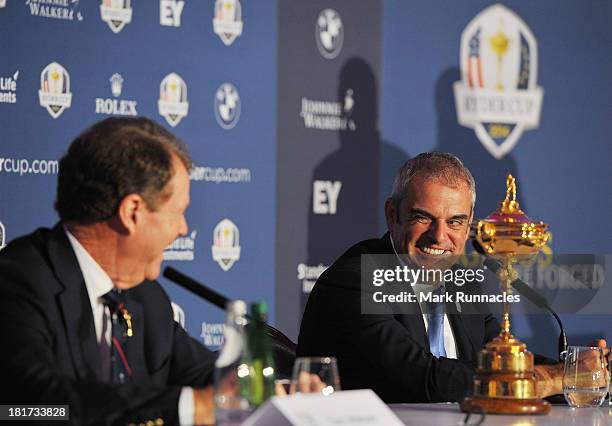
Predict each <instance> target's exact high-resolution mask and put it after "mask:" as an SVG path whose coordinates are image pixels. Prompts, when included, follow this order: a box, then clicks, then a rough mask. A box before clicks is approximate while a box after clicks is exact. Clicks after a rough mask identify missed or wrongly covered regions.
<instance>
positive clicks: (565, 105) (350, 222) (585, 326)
mask: <svg viewBox="0 0 612 426" xmlns="http://www.w3.org/2000/svg"><path fill="white" fill-rule="evenodd" d="M494 4H495V3H494V2H490V1H478V0H469V1H463V2H461V3H460V4H458V3H456V2H452V3H451V2H444V1H433V2H418V1H399V0H395V1H394V0H385V1H370V2H360V3H355V2H351V1H350V0H329V1H322V0H321V1H289V0H287V1H274V0H257V1H253V0H250V1H248V0H247V1H244V0H243V1H238V0H234V1H230V0H226V1H213V0H209V1H194V0H185V1H180V0H161V1H147V2H145V1H129V0H119V1H116V0H112V1H111V0H105V1H88V2H85V1H83V2H79V1H76V2H74V1H68V0H66V1H65V2H61V1H60V2H58V1H53V2H52V1H46V0H28V1H22V0H6V1H5V2H0V49H1V51H2V60H1V61H0V126H1V129H2V133H1V136H0V141H1V142H0V223H1V224H2V230H3V239H4V243H6V242H8V241H10V240H11V239H12V238H15V237H17V236H19V235H22V234H25V233H28V232H31V231H32V230H33V229H35V228H36V227H38V226H43V225H44V226H52V225H53V224H54V222H55V221H56V215H55V213H54V212H53V209H52V204H53V200H54V192H55V180H56V173H57V163H56V161H57V160H58V159H59V158H60V157H61V155H62V153H63V152H64V151H65V149H66V148H67V146H68V144H69V142H70V141H71V140H72V139H73V138H74V137H75V136H76V135H77V134H78V133H79V132H80V131H82V130H83V129H84V128H85V127H87V126H88V125H90V124H92V123H93V122H95V121H97V120H100V119H102V118H105V117H106V116H108V113H113V112H116V113H123V114H125V113H133V112H135V113H137V114H139V115H144V116H148V117H151V118H153V119H155V120H157V121H159V122H160V123H162V124H164V125H165V126H167V127H168V128H169V129H170V130H171V131H173V132H174V133H176V134H177V135H178V136H179V137H181V138H182V139H183V140H185V141H186V142H187V144H188V145H189V148H190V151H191V154H192V156H193V158H194V161H195V164H196V166H197V168H196V169H195V171H194V173H193V175H192V182H191V184H192V187H191V196H192V203H191V207H190V209H189V210H188V220H189V225H190V234H189V236H188V237H187V238H184V239H181V240H180V241H177V242H176V243H175V244H174V245H173V246H172V247H169V248H168V250H167V253H166V256H167V259H168V260H167V264H169V265H172V266H174V267H176V268H178V269H181V270H182V271H184V272H186V273H188V274H190V275H192V276H194V277H196V278H198V279H201V280H202V281H204V282H205V283H207V284H209V285H210V286H211V287H213V288H215V289H217V290H219V291H221V292H223V293H224V294H227V295H228V296H230V297H241V298H244V299H247V300H255V299H264V300H267V301H268V302H269V303H270V305H271V319H272V320H273V322H275V323H276V325H277V326H279V327H280V328H281V329H282V330H283V331H285V332H286V333H287V334H288V335H289V336H290V337H292V338H296V337H297V330H298V326H299V319H300V316H301V309H302V307H303V304H304V301H305V300H306V298H307V297H308V291H309V288H310V286H311V285H312V283H313V282H314V281H315V280H316V277H317V276H318V274H319V273H320V272H321V270H323V269H324V268H325V266H327V265H329V264H330V263H331V262H332V261H333V260H334V259H335V258H336V257H337V256H338V255H339V254H341V253H342V251H343V250H344V249H346V248H347V247H348V245H349V244H350V243H351V242H355V241H357V240H358V239H361V238H367V237H374V236H379V235H381V234H382V233H383V232H384V231H385V226H384V220H383V210H382V203H383V202H384V199H385V197H386V196H387V194H388V192H389V191H390V187H391V180H392V177H393V174H394V173H395V171H396V169H397V167H399V165H401V164H402V163H403V162H404V161H405V160H406V159H407V158H410V157H411V156H413V155H416V154H418V153H420V152H423V151H430V150H441V151H449V152H453V153H456V154H457V155H459V156H460V157H461V158H462V159H463V160H464V161H465V163H466V165H467V166H468V167H470V169H471V170H472V171H473V173H474V176H475V178H476V183H477V189H478V200H477V207H476V216H477V217H483V216H486V215H487V214H488V213H489V212H490V211H491V210H493V209H494V208H495V207H496V205H497V203H498V202H499V201H500V200H501V198H502V197H503V185H504V179H505V175H506V173H508V172H512V173H513V174H514V175H515V176H516V177H517V179H518V184H519V196H520V201H521V205H522V207H523V208H524V210H526V212H527V213H528V214H529V215H530V216H532V217H534V218H537V219H542V220H544V221H545V222H547V223H549V224H550V226H551V229H552V231H553V235H554V238H553V241H552V243H551V246H550V248H551V250H552V252H554V253H598V254H605V253H610V252H611V251H612V243H611V239H610V238H611V237H612V232H611V227H610V224H609V220H608V218H607V214H608V212H609V211H611V210H612V201H611V200H612V197H610V189H609V187H610V184H611V183H612V171H611V167H610V166H611V165H612V161H611V157H612V156H611V153H612V148H611V147H610V135H611V134H612V120H611V119H610V118H611V117H612V106H611V105H612V103H611V102H610V99H612V84H611V81H610V76H611V75H612V55H610V53H611V52H610V46H612V31H611V30H610V26H609V22H608V21H609V16H611V13H612V4H610V3H609V2H605V1H601V0H588V1H583V2H569V3H568V2H564V3H559V2H556V1H553V0H549V1H539V2H532V1H527V0H514V1H510V0H508V1H504V2H503V6H504V8H492V9H487V8H489V7H490V6H493V5H494ZM487 11H488V12H487ZM481 12H483V13H484V14H483V15H479V14H480V13H481ZM487 13H488V15H487ZM103 17H105V18H107V17H111V18H112V19H107V20H106V21H105V20H103V19H102V18H103ZM215 17H216V19H217V23H216V24H213V19H214V18H215ZM128 18H129V19H128ZM472 20H474V21H473V24H474V26H473V27H469V28H468V26H469V25H470V22H472ZM477 28H480V29H481V30H480V32H476V29H477ZM215 30H217V32H215ZM496 34H501V35H503V37H501V38H498V39H496V40H497V41H498V42H500V43H501V44H499V43H498V46H499V49H501V50H499V51H498V53H496V51H494V50H492V47H491V46H492V43H493V41H492V37H494V36H495V35H496ZM462 35H463V41H462ZM504 37H505V40H506V42H507V44H506V45H505V47H504ZM462 45H463V50H462ZM495 55H499V57H498V56H495ZM499 58H501V59H499ZM497 59H499V61H500V62H499V64H501V65H498V62H496V60H497ZM53 63H58V64H59V65H61V67H62V68H60V67H59V66H56V65H51V66H50V67H49V68H47V67H48V66H49V65H50V64H53ZM468 67H470V68H469V69H468ZM496 67H501V68H496ZM45 70H46V71H48V72H45ZM462 70H463V71H462ZM171 73H174V74H177V75H178V76H180V78H181V79H182V82H181V81H180V80H177V79H174V80H173V79H172V78H171V80H172V81H167V82H168V83H169V84H168V85H163V84H162V81H163V80H164V78H165V77H166V76H168V75H169V74H171ZM479 73H480V74H479ZM521 73H524V74H521ZM115 74H119V75H120V77H121V81H122V84H121V87H120V89H118V88H117V87H115V92H114V93H113V91H112V87H111V78H112V76H113V75H115ZM68 78H69V83H70V84H69V89H68V87H67V84H66V83H67V82H68ZM118 79H119V78H118V77H115V81H117V80H118ZM57 82H60V83H63V84H61V85H60V86H61V87H60V88H59V94H60V95H61V94H63V95H64V98H65V97H66V96H65V95H67V94H68V93H69V94H71V102H70V106H69V107H67V108H65V109H63V110H61V108H60V109H57V108H56V111H53V110H52V112H53V113H54V114H55V115H57V118H53V117H52V114H51V113H50V112H49V111H48V109H47V108H46V107H45V106H44V104H45V100H47V99H48V97H49V96H48V92H44V93H43V96H42V98H41V97H40V94H39V91H40V90H43V91H44V90H50V91H51V92H52V91H53V90H54V87H55V86H53V85H54V84H57ZM457 82H459V84H460V88H461V87H464V88H467V89H466V90H467V93H468V95H469V94H474V93H476V94H479V95H478V96H481V98H482V99H485V98H486V99H489V100H490V99H498V100H499V99H501V100H504V99H505V100H508V99H511V98H512V101H513V102H516V105H528V106H529V108H532V109H533V108H535V109H537V108H536V107H535V106H534V105H533V104H531V103H530V104H528V103H523V104H521V103H519V102H531V101H533V100H537V93H536V92H537V90H538V89H537V88H541V90H542V93H543V95H542V98H541V110H540V112H539V114H536V112H537V111H535V110H531V111H530V112H529V114H527V113H525V112H524V111H523V113H524V114H523V115H521V113H520V111H519V112H517V111H514V113H516V114H518V115H516V116H513V117H510V118H508V115H506V116H503V114H501V113H500V111H497V113H498V115H495V114H493V116H487V115H486V114H485V112H486V111H480V114H481V115H480V116H478V117H480V118H478V117H476V118H478V119H477V120H476V122H474V123H472V124H471V126H472V127H469V125H467V126H466V125H465V123H463V124H460V120H459V118H458V115H457V108H456V105H459V106H460V107H461V105H467V104H466V103H461V102H462V100H463V98H459V97H458V96H459V95H458V93H457V92H455V89H454V85H455V84H456V83H457ZM182 83H184V86H183V85H182ZM480 83H482V84H480ZM502 83H503V84H502ZM45 84H46V89H45ZM470 84H471V86H470ZM497 84H502V86H503V90H497V89H496V87H497V86H496V85H497ZM479 85H480V86H482V87H479ZM160 86H163V87H160ZM523 86H524V87H523ZM479 89H482V90H483V92H478V90H479ZM168 90H170V91H171V92H172V93H173V94H174V95H176V96H177V97H176V98H173V97H172V96H171V95H169V93H170V92H168ZM474 90H475V91H474ZM496 90H497V92H504V94H503V95H499V93H496ZM160 92H163V93H162V94H163V95H165V96H170V97H167V98H165V99H170V102H171V103H172V102H173V101H177V102H183V104H182V106H181V104H180V103H176V102H175V103H174V104H173V105H174V108H179V109H180V108H183V109H184V108H185V102H187V103H188V111H187V115H185V116H183V117H180V114H179V116H176V115H175V116H173V117H170V118H169V119H166V118H165V117H164V116H162V115H161V114H160V111H159V106H158V100H159V99H160V96H161V95H160ZM45 93H46V94H45ZM45 96H46V97H45ZM500 96H501V97H500ZM504 96H505V97H504ZM527 98H528V99H527ZM525 99H527V100H525ZM41 100H42V101H43V102H42V103H43V105H41ZM53 102H55V103H53ZM456 102H458V103H457V104H456ZM47 103H48V102H47ZM58 104H61V96H60V102H58V98H57V97H56V98H54V99H52V101H51V105H53V106H55V105H58ZM115 104H116V105H117V106H118V109H117V110H115V111H113V105H115ZM121 105H123V106H124V109H123V110H121ZM479 105H480V106H479V108H480V107H482V108H484V109H486V108H493V107H491V105H493V103H487V102H484V101H483V102H482V103H481V104H479ZM500 105H501V104H500ZM513 105H515V104H513ZM96 111H98V112H96ZM506 112H507V113H508V114H510V112H508V111H506ZM175 113H176V111H175ZM500 114H501V115H500ZM528 115H530V116H529V117H527V116H528ZM502 116H503V117H502ZM534 117H535V121H536V123H535V124H534V123H533V120H534ZM528 119H531V120H532V121H531V124H526V125H525V126H524V127H525V129H524V130H523V131H522V132H520V135H518V137H516V138H515V141H514V142H515V144H514V145H513V146H512V147H510V148H509V149H507V152H504V154H503V155H500V154H499V149H500V148H499V147H509V146H510V145H511V144H509V143H506V142H508V140H509V139H511V135H517V134H518V133H519V132H516V133H513V132H515V130H516V129H517V126H521V125H522V124H521V123H523V122H525V123H527V122H528ZM496 120H497V121H496ZM177 121H178V123H177ZM171 123H172V124H174V125H171ZM479 125H480V126H481V130H480V134H478V133H477V131H476V130H475V128H474V127H478V126H479ZM483 132H484V134H483ZM487 135H488V137H489V138H490V139H491V140H492V141H493V143H495V145H496V146H497V147H498V148H497V151H496V148H491V147H489V148H487V147H485V145H486V142H484V141H485V140H486V139H487ZM224 219H227V221H225V220H224ZM218 225H220V226H219V227H218V228H217V226H218ZM215 230H216V231H217V232H215ZM215 236H216V237H217V242H216V243H215ZM215 244H216V247H217V249H216V250H213V245H215ZM214 253H216V254H214ZM178 258H180V259H183V260H177V259H178ZM173 259H174V260H173ZM161 281H162V283H163V284H164V286H165V287H166V289H167V290H168V292H169V294H170V296H171V298H172V299H173V300H174V302H176V303H177V304H178V305H179V306H180V307H181V308H182V309H183V310H184V312H185V314H186V315H185V316H186V320H187V321H186V326H187V329H188V331H189V332H190V333H191V334H192V335H194V336H196V337H198V338H202V339H204V341H205V342H206V343H208V344H212V345H213V346H214V345H215V344H216V343H219V337H220V333H221V330H220V328H219V327H218V324H219V323H222V322H223V313H222V312H221V311H219V310H217V309H216V308H213V307H211V306H210V305H207V304H205V303H202V302H200V301H199V300H197V299H196V298H194V296H191V295H189V294H187V293H186V292H184V291H182V290H180V289H177V288H176V287H175V286H173V285H172V284H170V283H167V282H165V281H164V280H163V279H162V280H161ZM564 321H565V322H566V326H567V328H568V331H569V335H570V342H571V343H586V341H588V340H590V339H591V338H592V337H596V336H607V337H608V338H609V339H612V332H610V330H612V319H611V317H609V316H605V315H604V316H598V317H586V316H580V315H567V316H565V317H564ZM514 325H515V331H516V334H517V335H518V336H520V337H521V338H522V339H523V340H526V341H527V343H528V344H529V345H530V348H532V349H534V350H536V351H539V352H542V353H547V354H554V351H555V347H556V346H555V345H556V331H555V328H554V324H552V322H551V321H550V319H549V318H548V317H545V316H537V317H520V316H516V318H515V319H514Z"/></svg>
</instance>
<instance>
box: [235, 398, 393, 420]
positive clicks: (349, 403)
mask: <svg viewBox="0 0 612 426" xmlns="http://www.w3.org/2000/svg"><path fill="white" fill-rule="evenodd" d="M270 425H274V426H348V425H351V426H352V425H358V426H403V425H404V423H402V421H400V419H398V418H397V416H396V415H395V414H394V413H393V412H392V411H391V409H389V407H387V405H386V404H385V403H384V402H382V400H381V399H380V398H379V397H378V396H377V395H376V394H375V393H374V392H373V391H372V390H370V389H361V390H352V391H342V392H335V393H334V394H332V395H329V396H324V395H321V394H313V393H311V394H295V395H290V396H284V397H283V396H276V397H273V398H272V399H270V401H268V402H267V403H266V404H265V405H263V406H262V407H260V408H259V409H258V410H257V411H255V412H254V413H253V414H252V415H251V416H250V417H249V418H248V419H247V420H246V421H245V422H244V423H242V426H270Z"/></svg>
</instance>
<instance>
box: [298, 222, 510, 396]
mask: <svg viewBox="0 0 612 426" xmlns="http://www.w3.org/2000/svg"><path fill="white" fill-rule="evenodd" d="M392 253H394V252H393V248H392V246H391V242H390V238H389V234H385V235H384V236H383V237H382V238H381V239H373V240H367V241H362V242H360V243H358V244H356V245H355V246H353V247H351V248H350V249H349V250H348V251H347V252H346V253H344V254H343V255H342V256H341V257H340V258H339V259H338V260H337V261H336V262H335V263H334V264H333V265H332V266H331V267H330V268H329V269H327V270H326V271H325V272H324V273H323V274H322V275H321V276H320V277H319V279H318V281H317V283H316V284H315V286H314V288H313V290H312V293H311V294H310V297H309V299H308V303H307V304H306V309H305V312H304V316H303V318H302V324H301V327H300V334H299V338H298V351H297V352H298V356H315V355H328V356H335V357H336V358H337V359H338V368H339V370H340V379H341V385H342V388H343V389H358V388H371V389H373V390H374V391H375V392H376V393H377V394H378V395H379V396H380V397H381V398H382V399H383V400H384V401H385V402H387V403H392V402H440V401H459V400H461V399H462V398H463V397H464V396H465V395H466V394H467V393H468V392H470V391H471V389H472V377H473V374H474V371H475V366H476V359H477V358H476V357H477V353H478V351H479V350H480V349H481V347H482V346H483V345H484V344H485V343H486V342H488V341H489V340H490V339H492V338H493V337H495V336H496V335H497V334H498V333H499V330H500V328H499V323H498V321H497V319H495V317H493V316H492V315H491V314H489V313H486V312H484V313H474V312H472V313H471V314H469V315H463V314H462V315H460V314H459V313H458V312H457V310H456V308H455V309H454V310H453V309H452V306H450V305H451V304H447V315H448V317H449V322H450V324H451V327H452V329H453V334H454V337H455V344H456V346H457V350H458V354H457V355H458V358H459V359H449V358H444V357H440V358H436V357H434V356H433V355H431V353H430V352H429V342H428V338H427V334H426V332H425V324H424V322H423V317H422V314H421V312H420V310H419V308H418V305H416V304H414V303H412V304H409V305H411V306H412V307H413V308H414V309H416V310H415V311H413V312H412V313H396V312H394V311H392V310H389V311H388V312H387V313H386V314H377V315H373V314H367V315H365V314H362V313H361V298H362V297H363V292H362V291H361V285H360V283H361V273H360V267H361V255H368V257H370V256H369V255H376V254H387V255H388V254H392ZM393 257H394V256H393ZM387 258H389V256H387ZM370 261H371V262H373V263H374V264H375V263H377V262H379V258H378V257H375V258H373V259H370ZM379 266H380V267H381V268H384V267H387V268H388V267H389V266H391V265H389V264H386V265H379ZM391 267H392V266H391ZM407 287H408V288H409V286H407ZM447 287H448V286H447ZM447 291H448V288H447ZM452 305H453V306H454V304H452Z"/></svg>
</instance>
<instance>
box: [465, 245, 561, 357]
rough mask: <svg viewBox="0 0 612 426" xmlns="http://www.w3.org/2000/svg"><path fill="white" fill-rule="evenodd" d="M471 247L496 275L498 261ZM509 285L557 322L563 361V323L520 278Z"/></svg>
mask: <svg viewBox="0 0 612 426" xmlns="http://www.w3.org/2000/svg"><path fill="white" fill-rule="evenodd" d="M472 245H473V246H474V249H475V250H476V251H477V252H478V253H480V254H482V255H483V256H485V260H484V262H483V265H484V266H485V267H486V268H487V269H490V270H491V271H493V272H495V273H497V271H499V269H500V268H501V264H500V263H499V262H498V261H496V260H494V259H492V258H490V257H488V256H487V255H486V254H485V252H484V250H483V249H482V246H481V245H480V244H479V243H478V242H477V241H476V240H472ZM510 284H511V285H512V288H514V289H515V290H516V291H518V292H519V293H520V294H521V295H522V296H525V298H526V299H527V300H529V301H530V302H531V303H533V304H534V305H536V306H537V307H538V308H541V309H544V310H546V311H548V312H550V313H551V314H552V316H553V317H555V320H556V321H557V324H558V325H559V330H560V333H559V341H558V344H557V348H558V350H559V360H560V361H563V360H564V359H565V355H566V354H567V346H568V344H567V335H566V334H565V330H564V329H563V323H562V322H561V318H559V315H557V313H556V312H555V311H554V310H553V308H552V307H551V306H550V305H549V303H548V301H547V300H546V298H545V297H544V296H542V295H541V294H540V293H538V292H537V291H535V290H534V289H532V288H531V287H529V286H528V285H527V284H525V283H524V282H523V281H522V280H521V279H520V278H517V279H515V280H514V281H512V283H510Z"/></svg>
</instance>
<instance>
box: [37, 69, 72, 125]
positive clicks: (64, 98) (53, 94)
mask: <svg viewBox="0 0 612 426" xmlns="http://www.w3.org/2000/svg"><path fill="white" fill-rule="evenodd" d="M38 100H39V101H40V106H42V107H45V108H47V111H48V112H49V114H51V117H53V118H58V117H59V116H60V115H62V113H63V112H64V110H65V109H66V108H70V104H71V102H72V93H70V75H69V74H68V71H66V69H65V68H64V67H63V66H61V65H60V64H58V63H57V62H51V63H50V64H49V65H47V66H46V67H45V69H44V70H42V72H41V73H40V90H39V91H38Z"/></svg>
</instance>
